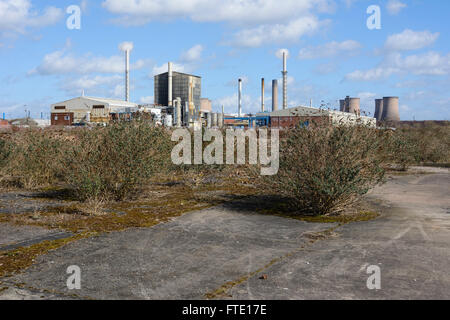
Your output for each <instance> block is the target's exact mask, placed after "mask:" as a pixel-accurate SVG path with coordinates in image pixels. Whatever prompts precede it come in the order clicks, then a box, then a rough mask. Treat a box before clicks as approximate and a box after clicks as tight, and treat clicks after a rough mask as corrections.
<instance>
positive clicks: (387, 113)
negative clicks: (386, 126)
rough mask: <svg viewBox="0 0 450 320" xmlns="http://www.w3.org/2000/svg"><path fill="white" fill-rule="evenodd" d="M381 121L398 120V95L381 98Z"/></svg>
mask: <svg viewBox="0 0 450 320" xmlns="http://www.w3.org/2000/svg"><path fill="white" fill-rule="evenodd" d="M381 120H382V121H400V113H399V108H398V97H384V98H383V115H382V116H381Z"/></svg>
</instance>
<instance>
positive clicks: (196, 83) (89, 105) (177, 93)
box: [51, 42, 400, 128]
mask: <svg viewBox="0 0 450 320" xmlns="http://www.w3.org/2000/svg"><path fill="white" fill-rule="evenodd" d="M119 49H120V50H121V51H122V52H124V58H125V65H124V71H125V72H124V75H125V79H124V82H125V95H124V100H117V99H105V98H96V97H87V96H84V94H83V95H82V96H81V97H78V98H74V99H71V100H67V101H63V102H59V103H55V104H53V105H52V106H51V123H52V125H64V126H71V125H78V124H103V125H107V124H108V123H109V122H110V121H123V120H130V119H132V118H133V117H134V116H135V115H136V114H138V113H149V114H151V115H152V119H153V120H154V121H156V122H159V123H161V125H165V126H168V127H171V126H176V127H183V126H186V127H193V128H201V127H202V126H207V127H223V126H234V127H236V126H237V127H255V126H272V127H273V126H277V127H292V126H297V125H299V124H303V125H305V124H309V123H311V122H320V123H322V124H325V123H332V124H337V123H347V124H365V125H369V126H376V123H377V122H378V123H382V122H391V121H400V116H399V98H398V97H385V98H383V99H376V101H375V113H374V117H366V116H362V115H361V99H360V98H354V97H350V96H347V97H346V98H345V99H342V100H339V111H337V110H331V109H330V108H328V110H325V109H324V108H323V107H321V108H313V106H312V100H311V103H310V106H308V107H307V106H297V107H294V108H289V107H288V106H289V101H288V69H287V59H288V54H287V52H286V51H284V52H283V56H282V71H281V74H282V107H281V110H280V109H279V106H278V98H279V97H278V80H277V79H274V80H272V97H271V100H272V101H271V102H272V103H271V104H272V106H271V108H270V107H267V104H266V97H265V93H266V92H265V90H266V82H265V78H264V77H262V78H261V105H260V108H259V109H260V112H259V113H256V114H248V113H246V112H245V110H244V108H245V107H247V106H244V105H243V97H244V95H243V90H244V88H243V85H244V83H243V81H242V79H238V81H237V89H238V95H237V113H236V114H235V115H232V114H228V115H226V114H225V112H224V107H223V106H222V110H221V111H222V112H218V113H214V112H213V110H212V102H211V100H209V99H207V98H204V97H202V77H200V76H197V75H193V74H187V73H182V72H178V71H175V70H174V64H173V63H172V62H169V63H168V64H167V72H164V73H161V74H158V75H155V76H154V104H151V105H146V104H141V105H139V104H136V103H132V102H130V88H131V87H130V54H131V51H132V50H133V49H134V46H133V44H132V43H130V42H124V43H122V44H120V45H119ZM270 109H271V110H270Z"/></svg>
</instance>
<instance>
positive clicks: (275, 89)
mask: <svg viewBox="0 0 450 320" xmlns="http://www.w3.org/2000/svg"><path fill="white" fill-rule="evenodd" d="M277 110H278V80H272V111H277Z"/></svg>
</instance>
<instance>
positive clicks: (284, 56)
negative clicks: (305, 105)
mask: <svg viewBox="0 0 450 320" xmlns="http://www.w3.org/2000/svg"><path fill="white" fill-rule="evenodd" d="M281 73H282V74H283V109H287V106H288V103H287V74H288V73H287V54H286V51H284V52H283V71H282V72H281Z"/></svg>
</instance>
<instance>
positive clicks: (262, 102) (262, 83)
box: [261, 78, 265, 112]
mask: <svg viewBox="0 0 450 320" xmlns="http://www.w3.org/2000/svg"><path fill="white" fill-rule="evenodd" d="M264 87H265V83H264V78H262V79H261V112H264V109H265V106H264V90H265V88H264Z"/></svg>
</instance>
